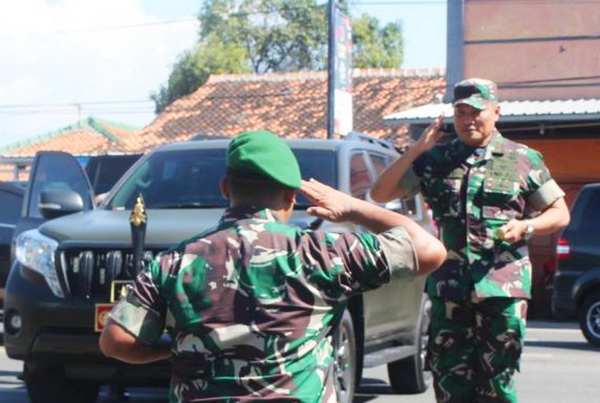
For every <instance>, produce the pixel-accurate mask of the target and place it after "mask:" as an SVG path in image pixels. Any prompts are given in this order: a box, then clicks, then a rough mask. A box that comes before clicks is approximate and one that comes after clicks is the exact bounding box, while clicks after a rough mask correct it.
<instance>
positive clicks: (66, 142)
mask: <svg viewBox="0 0 600 403" xmlns="http://www.w3.org/2000/svg"><path fill="white" fill-rule="evenodd" d="M444 75H445V71H444V69H420V70H417V69H405V70H402V69H355V70H354V71H353V87H354V88H353V107H354V110H353V113H354V130H356V131H360V132H363V133H366V134H370V135H373V136H376V137H385V138H389V139H392V140H394V141H396V142H397V144H398V145H399V146H403V145H405V144H406V141H407V136H406V133H407V127H406V126H401V127H390V126H387V125H386V124H385V123H384V121H383V116H386V115H388V114H390V113H394V112H398V111H402V110H404V109H408V108H413V107H416V106H419V105H423V104H426V103H429V102H432V101H433V100H434V98H435V97H436V95H438V94H443V93H444V88H445V85H446V81H445V78H444ZM254 129H268V130H271V131H273V132H275V133H277V134H279V135H282V136H285V137H314V138H325V137H326V135H327V134H326V131H327V73H326V72H324V71H323V72H299V73H269V74H261V75H255V74H229V75H227V74H224V75H213V76H211V77H210V79H209V80H208V82H207V83H206V84H204V85H203V86H201V87H199V88H198V89H197V90H196V91H195V92H194V93H192V94H190V95H188V96H186V97H182V98H180V99H178V100H176V101H174V102H173V103H172V104H170V105H169V106H168V107H167V108H166V109H165V110H164V111H163V112H162V113H161V114H160V115H158V116H157V117H156V119H155V120H154V121H153V122H152V123H150V124H149V125H148V126H146V127H145V128H143V129H142V130H137V129H133V128H130V127H125V126H123V125H119V124H115V123H110V122H107V121H104V120H99V119H94V118H88V119H86V120H83V121H81V122H79V123H77V124H75V125H72V126H69V127H66V128H64V129H61V130H58V131H56V132H52V133H49V134H47V135H44V136H40V137H37V138H33V139H30V140H28V141H25V142H20V143H16V144H13V145H10V146H7V147H4V148H0V155H4V156H11V157H16V156H33V155H34V154H35V153H36V152H37V151H40V150H58V151H66V152H70V153H72V154H79V155H81V154H105V153H108V152H115V151H116V152H139V151H145V150H148V149H150V148H153V147H155V146H156V145H159V144H163V143H167V142H174V141H184V140H188V139H190V138H191V137H193V136H195V135H198V134H206V135H219V136H234V135H236V134H238V133H240V132H243V131H247V130H254ZM0 179H2V174H0Z"/></svg>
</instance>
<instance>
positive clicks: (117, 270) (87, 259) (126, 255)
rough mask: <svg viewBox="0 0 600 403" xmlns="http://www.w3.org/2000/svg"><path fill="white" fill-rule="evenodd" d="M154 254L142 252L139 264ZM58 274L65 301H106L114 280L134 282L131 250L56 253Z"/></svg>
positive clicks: (145, 262) (89, 250)
mask: <svg viewBox="0 0 600 403" xmlns="http://www.w3.org/2000/svg"><path fill="white" fill-rule="evenodd" d="M158 252H159V251H158V250H145V251H144V256H143V259H142V264H144V265H146V264H148V263H149V262H150V261H151V260H152V259H153V258H154V256H155V255H156V254H158ZM58 257H59V259H57V261H58V265H57V266H58V271H59V273H60V274H61V275H60V278H61V283H62V286H63V290H64V291H65V296H66V297H71V298H83V299H92V298H94V299H97V298H101V299H108V298H109V297H110V292H111V285H112V282H113V281H114V280H132V279H134V278H135V276H136V275H137V273H135V268H134V261H133V251H132V250H131V249H100V248H98V249H84V248H70V249H66V250H62V251H59V253H58Z"/></svg>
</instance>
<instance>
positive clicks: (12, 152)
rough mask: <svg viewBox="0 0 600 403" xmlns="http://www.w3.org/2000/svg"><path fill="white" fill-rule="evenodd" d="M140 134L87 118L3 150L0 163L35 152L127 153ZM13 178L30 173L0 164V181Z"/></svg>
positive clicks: (119, 126) (77, 153) (133, 130)
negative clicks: (2, 160) (3, 160)
mask: <svg viewBox="0 0 600 403" xmlns="http://www.w3.org/2000/svg"><path fill="white" fill-rule="evenodd" d="M139 131H140V130H139V129H134V128H131V127H127V126H125V125H121V124H117V123H112V122H108V121H105V120H101V119H96V118H87V119H85V120H82V121H81V122H78V123H76V124H74V125H71V126H68V127H65V128H63V129H60V130H57V131H54V132H51V133H48V134H45V135H42V136H38V137H34V138H31V139H28V140H25V141H21V142H18V143H15V144H11V145H8V146H5V147H2V148H0V160H1V159H2V158H5V159H11V158H12V159H14V158H15V157H33V156H34V155H35V154H36V153H37V152H38V151H65V152H69V153H71V154H75V155H90V154H107V153H109V152H128V151H129V144H130V143H135V141H134V140H135V137H136V135H137V134H138V133H139ZM132 139H133V140H132ZM137 148H138V149H139V147H137ZM24 167H25V166H24ZM16 175H18V179H19V180H27V178H28V176H29V173H28V171H23V170H15V165H14V163H5V164H0V180H6V181H8V180H15V179H17V178H16Z"/></svg>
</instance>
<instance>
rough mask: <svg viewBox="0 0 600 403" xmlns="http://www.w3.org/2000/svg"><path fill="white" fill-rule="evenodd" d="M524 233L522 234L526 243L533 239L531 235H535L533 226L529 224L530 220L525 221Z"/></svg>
mask: <svg viewBox="0 0 600 403" xmlns="http://www.w3.org/2000/svg"><path fill="white" fill-rule="evenodd" d="M525 225H526V227H525V232H523V239H524V240H526V241H529V240H530V239H531V237H533V234H534V233H535V228H533V225H532V224H531V220H525Z"/></svg>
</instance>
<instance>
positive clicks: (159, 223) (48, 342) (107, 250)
mask: <svg viewBox="0 0 600 403" xmlns="http://www.w3.org/2000/svg"><path fill="white" fill-rule="evenodd" d="M288 144H289V145H290V147H291V148H292V150H293V152H294V153H295V154H296V156H297V157H298V160H299V163H300V169H301V172H302V176H303V177H304V178H311V177H312V178H316V179H318V180H320V181H322V182H324V183H327V184H329V185H331V186H333V187H335V188H337V189H340V190H342V191H344V192H347V193H349V194H352V195H354V196H357V197H362V198H367V195H368V191H369V189H370V187H371V185H372V183H373V182H374V180H375V179H376V177H377V175H378V174H379V173H380V172H381V171H382V170H383V169H384V168H385V167H386V166H387V165H389V164H390V163H391V162H392V161H393V160H394V159H395V158H397V157H398V154H397V152H396V151H395V149H394V148H393V147H392V146H391V145H390V144H388V143H385V142H381V141H377V140H375V139H372V138H368V137H364V136H360V135H353V136H352V137H350V138H347V139H344V140H316V139H313V140H309V139H305V140H289V141H288ZM227 145H228V140H219V139H217V140H196V141H190V142H186V143H176V144H168V145H164V146H161V147H159V148H157V149H155V150H154V151H152V152H151V153H149V154H147V155H145V156H144V157H142V158H141V159H140V160H139V161H137V162H136V164H135V165H134V166H133V167H132V168H131V169H130V170H129V171H128V172H127V173H125V175H124V176H123V177H122V178H121V179H120V180H119V182H118V183H117V184H116V185H115V187H114V188H113V189H112V190H111V192H110V194H109V195H108V197H107V198H106V199H105V200H104V202H103V204H102V205H100V206H99V207H96V208H95V207H94V205H93V203H92V197H93V195H92V194H91V192H90V191H89V190H88V189H87V188H85V187H81V186H80V185H81V184H80V183H79V182H78V181H74V180H73V179H74V178H72V177H71V176H72V174H74V173H75V172H77V171H78V169H77V167H78V164H77V163H76V162H74V161H70V160H69V158H67V157H68V156H67V155H57V154H55V153H54V154H49V155H42V156H40V158H39V159H38V161H37V167H36V168H35V173H34V178H33V183H32V186H31V187H30V189H31V190H32V191H33V192H36V191H39V194H40V200H41V204H39V205H38V204H36V203H34V200H37V198H34V196H31V195H27V197H26V203H28V206H30V208H32V209H37V210H36V211H39V212H40V214H41V215H43V216H44V217H53V216H57V215H63V216H62V217H59V218H56V219H53V220H50V221H48V222H46V223H45V224H43V225H41V226H40V227H39V228H37V229H32V230H30V231H26V232H24V233H22V234H21V235H20V236H19V237H18V239H17V242H16V256H17V260H16V262H15V264H14V265H13V267H12V269H11V273H10V276H9V279H8V283H7V288H6V301H5V315H4V329H5V336H4V343H5V347H6V352H7V354H8V355H9V356H10V357H11V358H14V359H18V360H23V361H24V377H25V384H26V386H27V390H28V393H29V396H30V398H31V400H32V401H33V402H38V401H44V402H47V401H61V402H65V401H76V400H83V401H93V400H94V399H95V397H96V396H97V394H98V389H99V387H100V385H103V384H108V383H110V384H113V385H115V384H118V385H119V386H129V385H140V386H141V385H154V386H159V385H167V384H168V381H169V376H170V369H169V363H168V362H166V361H164V362H159V363H154V364H150V365H139V366H132V365H126V364H124V363H121V362H118V361H115V360H111V359H108V358H106V357H104V356H103V355H102V354H101V352H100V350H99V347H98V335H99V333H98V332H99V331H100V330H101V329H102V327H103V325H104V321H105V318H106V313H107V312H108V310H110V307H111V306H112V304H114V302H115V301H116V299H118V298H119V295H120V292H119V287H122V286H123V284H126V283H127V282H130V281H131V280H132V278H134V276H135V275H136V271H135V267H136V266H137V264H135V260H134V258H133V251H132V246H131V230H130V224H129V216H130V211H131V209H132V208H133V206H134V203H135V201H136V198H137V196H138V195H139V194H140V193H141V194H142V195H143V198H144V200H145V203H146V211H147V216H148V224H147V232H146V235H145V240H146V243H145V253H144V254H143V256H144V259H146V260H149V259H152V257H153V256H155V255H156V254H157V253H158V252H159V251H161V250H164V249H166V248H169V247H172V246H173V245H176V244H177V243H179V242H180V241H181V240H183V239H187V238H189V237H191V236H193V235H195V234H197V233H199V232H201V231H203V230H205V229H207V228H210V227H212V226H214V225H215V224H216V223H217V221H218V219H219V217H220V215H221V214H222V212H223V210H224V209H225V208H226V207H227V205H228V202H227V201H226V200H224V199H223V198H222V196H221V194H220V191H219V185H218V182H219V179H220V178H221V176H222V175H223V173H224V172H225V156H226V147H227ZM57 166H62V167H64V168H65V169H66V171H67V172H68V173H69V175H68V176H69V177H68V178H67V179H65V178H64V175H58V176H57V177H54V178H50V179H48V178H49V177H52V176H53V172H52V170H53V168H55V167H57ZM79 171H81V170H80V169H79ZM38 172H39V173H44V175H42V176H40V177H39V178H38V177H37V175H36V173H38ZM81 177H82V180H81V181H80V182H81V183H86V182H87V180H86V179H85V175H83V173H81ZM33 204H35V206H34V205H33ZM308 205H309V203H308V201H307V200H303V198H302V197H299V198H298V203H297V208H296V210H295V212H294V215H293V216H292V220H291V222H292V223H295V224H296V225H299V226H303V227H305V226H309V225H310V226H312V227H316V226H320V227H321V228H322V229H325V230H328V231H333V232H346V231H359V230H361V229H360V228H356V227H355V226H353V225H352V224H349V223H340V224H334V223H329V222H322V221H318V220H317V221H315V219H314V217H312V216H310V215H309V214H307V213H306V208H307V206H308ZM388 206H389V208H393V209H397V210H400V211H402V212H403V213H405V214H408V215H410V216H411V217H412V218H413V219H415V220H416V221H417V222H420V223H421V224H422V225H424V226H425V227H426V228H429V229H431V230H432V231H433V229H432V226H431V222H430V221H429V217H428V214H427V212H426V210H425V208H424V205H423V202H422V199H421V198H420V196H418V197H417V198H415V199H413V200H412V201H410V202H408V203H400V202H399V201H396V202H395V203H391V204H389V205H388ZM86 209H87V210H89V211H81V210H86ZM77 211H80V212H77ZM75 212H77V213H75ZM66 213H75V214H66ZM424 283H425V277H423V276H420V277H415V278H409V279H402V280H399V279H394V280H393V281H392V282H391V283H390V284H389V285H386V286H384V287H381V288H379V289H377V290H373V291H369V292H367V293H365V294H363V295H360V296H357V297H355V298H353V299H351V300H350V301H349V303H348V310H347V312H346V313H345V315H344V318H343V321H342V324H341V327H340V328H339V329H338V330H337V334H336V335H335V336H336V337H335V340H336V351H337V353H336V364H337V373H336V379H337V381H338V387H339V388H338V389H339V390H340V391H341V396H340V401H342V402H350V401H352V396H353V393H354V386H355V384H357V383H358V382H359V381H360V377H361V371H362V368H363V367H365V366H376V365H381V364H387V365H388V373H389V378H390V383H391V385H392V387H393V388H394V390H396V391H397V392H402V393H419V392H423V391H424V390H425V389H426V388H427V382H426V374H425V373H424V371H423V354H424V343H425V342H426V336H425V331H426V328H427V325H428V315H427V314H428V299H427V298H426V297H425V296H424V294H423V290H424Z"/></svg>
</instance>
